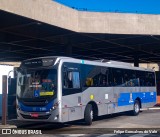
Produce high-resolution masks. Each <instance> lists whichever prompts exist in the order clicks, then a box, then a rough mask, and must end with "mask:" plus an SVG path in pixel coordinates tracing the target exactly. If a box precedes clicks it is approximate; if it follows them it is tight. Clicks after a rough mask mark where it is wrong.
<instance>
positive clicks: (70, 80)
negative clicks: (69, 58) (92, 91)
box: [64, 71, 80, 88]
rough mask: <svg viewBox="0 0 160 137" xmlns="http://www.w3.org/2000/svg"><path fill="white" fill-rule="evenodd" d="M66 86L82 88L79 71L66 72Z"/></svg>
mask: <svg viewBox="0 0 160 137" xmlns="http://www.w3.org/2000/svg"><path fill="white" fill-rule="evenodd" d="M64 88H80V77H79V72H77V71H68V72H67V73H66V72H64Z"/></svg>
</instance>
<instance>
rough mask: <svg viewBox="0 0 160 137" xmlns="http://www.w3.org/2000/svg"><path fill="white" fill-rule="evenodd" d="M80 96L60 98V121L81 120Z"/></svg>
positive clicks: (79, 94)
mask: <svg viewBox="0 0 160 137" xmlns="http://www.w3.org/2000/svg"><path fill="white" fill-rule="evenodd" d="M81 94H82V93H77V94H71V95H66V96H63V97H62V119H63V122H66V121H73V120H78V119H82V118H83V113H82V105H81Z"/></svg>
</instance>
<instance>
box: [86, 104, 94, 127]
mask: <svg viewBox="0 0 160 137" xmlns="http://www.w3.org/2000/svg"><path fill="white" fill-rule="evenodd" d="M84 120H85V123H86V125H91V124H92V120H93V109H92V105H91V104H87V106H86V109H85V112H84Z"/></svg>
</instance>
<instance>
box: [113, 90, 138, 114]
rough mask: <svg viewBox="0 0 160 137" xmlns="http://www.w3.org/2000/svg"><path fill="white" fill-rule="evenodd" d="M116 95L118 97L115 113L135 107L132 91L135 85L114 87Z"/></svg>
mask: <svg viewBox="0 0 160 137" xmlns="http://www.w3.org/2000/svg"><path fill="white" fill-rule="evenodd" d="M113 89H114V96H115V98H116V103H115V113H118V112H123V111H129V110H132V109H133V103H134V101H133V99H132V93H133V92H135V87H114V88H113Z"/></svg>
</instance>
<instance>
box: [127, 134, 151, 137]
mask: <svg viewBox="0 0 160 137" xmlns="http://www.w3.org/2000/svg"><path fill="white" fill-rule="evenodd" d="M147 135H149V134H135V135H132V136H129V137H145V136H147Z"/></svg>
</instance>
